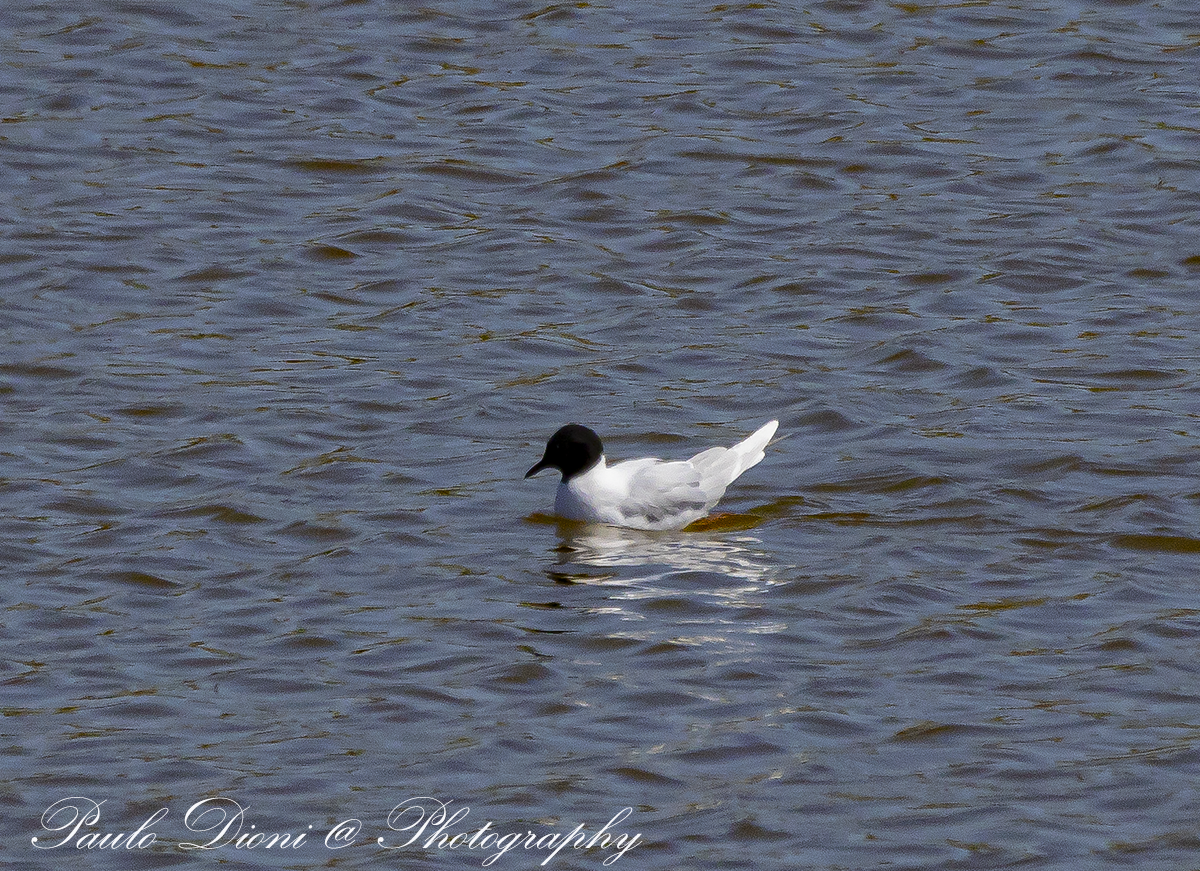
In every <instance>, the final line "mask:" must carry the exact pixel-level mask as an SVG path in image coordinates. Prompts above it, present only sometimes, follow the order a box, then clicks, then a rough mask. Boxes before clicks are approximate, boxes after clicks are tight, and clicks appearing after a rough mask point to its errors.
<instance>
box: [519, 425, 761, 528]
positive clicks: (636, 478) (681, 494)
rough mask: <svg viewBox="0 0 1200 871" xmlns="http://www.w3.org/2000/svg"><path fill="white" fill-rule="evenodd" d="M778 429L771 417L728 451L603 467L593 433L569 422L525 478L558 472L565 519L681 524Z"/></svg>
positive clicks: (557, 500) (710, 501) (704, 508)
mask: <svg viewBox="0 0 1200 871" xmlns="http://www.w3.org/2000/svg"><path fill="white" fill-rule="evenodd" d="M778 426H779V421H777V420H772V421H771V422H769V423H766V424H763V426H761V427H759V429H758V431H757V432H755V433H754V434H753V435H752V436H750V437H749V438H747V439H745V440H744V441H741V442H739V443H738V444H736V445H734V446H733V447H731V448H709V449H708V450H707V451H702V452H700V453H698V454H696V456H694V457H692V458H691V459H690V460H678V461H674V462H665V461H663V460H659V459H656V458H654V457H645V458H643V459H640V460H625V461H624V462H621V463H616V464H614V465H612V466H609V465H608V464H607V463H606V462H605V460H604V446H603V445H602V444H601V443H600V437H599V436H598V435H596V434H595V433H594V432H592V431H591V430H590V429H588V428H587V427H586V426H580V425H579V424H577V423H571V424H567V425H566V426H564V427H563V428H562V429H560V430H559V431H558V432H556V433H555V434H554V435H552V436H551V437H550V441H549V442H547V444H546V453H545V454H544V455H543V456H542V459H541V460H540V461H539V462H538V463H537V465H535V466H534V467H533V468H532V469H530V470H529V471H528V472H526V473H525V477H526V478H529V477H531V476H533V475H536V474H537V473H538V472H540V471H542V469H558V470H559V471H560V472H562V483H560V484H559V485H558V493H557V494H556V495H555V497H554V513H555V514H557V515H558V516H559V517H564V518H567V519H568V520H584V521H588V522H590V523H608V524H611V525H612V526H628V527H631V528H633V529H683V527H685V526H687V525H688V524H689V523H692V522H693V521H696V520H699V519H700V518H701V517H704V516H705V515H706V514H708V512H709V511H711V510H712V509H713V507H714V506H715V505H716V504H717V502H718V501H720V499H721V497H722V496H723V495H725V488H726V487H728V486H729V485H730V484H732V483H733V482H734V480H735V479H736V478H737V477H738V475H740V474H742V472H744V471H746V470H747V469H749V468H750V467H751V466H753V465H754V464H756V463H757V462H759V461H760V460H761V459H762V458H763V448H765V447H766V446H767V442H769V441H770V440H771V436H773V435H775V429H776V428H777V427H778Z"/></svg>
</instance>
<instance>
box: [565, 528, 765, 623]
mask: <svg viewBox="0 0 1200 871" xmlns="http://www.w3.org/2000/svg"><path fill="white" fill-rule="evenodd" d="M559 538H560V541H559V545H558V547H557V549H556V553H557V557H558V559H557V561H556V563H555V565H554V566H553V568H551V569H549V570H548V572H547V573H548V574H549V575H550V576H551V577H553V578H555V579H556V580H558V581H568V582H571V583H579V584H592V585H601V586H604V587H607V588H609V589H608V595H607V597H606V601H605V604H604V605H602V606H599V608H598V610H600V611H603V612H606V613H618V614H620V615H621V616H623V617H625V618H626V619H629V620H637V621H648V620H653V621H654V623H655V624H656V625H657V628H653V629H652V628H651V627H649V626H647V628H646V631H644V632H642V631H639V632H633V633H630V634H631V635H632V636H635V637H649V636H657V635H669V636H670V637H671V639H672V640H674V641H677V642H681V643H691V644H711V643H714V642H718V643H729V642H730V641H731V640H732V639H733V637H734V636H740V637H744V636H746V635H755V634H763V633H774V632H779V631H782V630H783V629H784V628H785V624H784V623H782V622H780V621H778V620H772V619H768V617H767V615H769V614H770V613H771V610H770V608H769V607H768V602H767V601H766V599H765V594H766V593H768V591H769V589H770V588H771V587H772V586H774V585H776V584H779V583H782V581H783V580H784V577H783V575H784V573H783V571H782V567H780V566H779V565H778V563H776V562H775V561H774V560H772V559H771V557H770V555H769V554H768V553H767V552H766V551H765V550H764V549H762V548H761V547H760V545H761V543H760V541H759V539H757V538H755V537H753V536H749V535H745V534H739V535H737V536H728V535H725V536H720V537H715V536H714V537H709V536H705V535H703V534H698V533H653V532H642V531H640V530H634V529H621V528H617V527H612V526H593V525H583V524H573V523H563V524H561V525H560V526H559ZM597 570H599V571H597ZM674 599H677V600H679V604H678V607H675V608H672V609H670V611H669V618H668V616H667V615H666V614H658V613H655V614H654V616H653V617H650V616H649V615H648V613H647V610H646V609H645V607H644V606H643V605H642V604H639V605H634V603H635V602H636V603H644V602H645V601H646V600H658V601H665V600H674ZM718 609H719V610H718ZM725 609H729V610H728V611H726V610H725ZM664 623H665V624H669V625H666V626H664V625H662V624H664ZM701 626H702V627H703V629H702V630H700V627H701ZM664 629H667V630H668V631H667V632H665V633H664V632H663V631H662V630H664ZM681 630H682V632H681ZM693 630H696V631H693Z"/></svg>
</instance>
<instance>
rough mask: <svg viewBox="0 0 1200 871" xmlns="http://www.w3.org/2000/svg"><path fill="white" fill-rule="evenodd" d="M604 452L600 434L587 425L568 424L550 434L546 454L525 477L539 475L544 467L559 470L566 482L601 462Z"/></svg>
mask: <svg viewBox="0 0 1200 871" xmlns="http://www.w3.org/2000/svg"><path fill="white" fill-rule="evenodd" d="M602 453H604V446H603V445H602V444H600V436H598V435H596V434H595V433H594V432H592V431H591V430H590V429H588V428H587V427H586V426H580V425H579V424H577V423H569V424H567V425H566V426H564V427H563V428H562V429H560V430H559V431H558V432H556V433H555V434H554V435H552V436H550V441H548V442H547V443H546V453H545V454H543V455H542V459H541V460H540V461H539V462H538V464H537V465H536V466H534V467H533V468H532V469H530V470H529V471H528V472H526V473H525V477H526V478H529V477H531V476H533V475H536V474H537V473H538V472H540V471H542V469H558V470H559V471H560V472H562V479H563V481H564V482H566V481H569V480H571V479H572V478H573V477H575V476H576V475H578V474H579V473H580V472H586V471H587V470H588V469H590V468H591V467H592V466H594V465H596V463H598V462H600V455H601V454H602Z"/></svg>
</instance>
